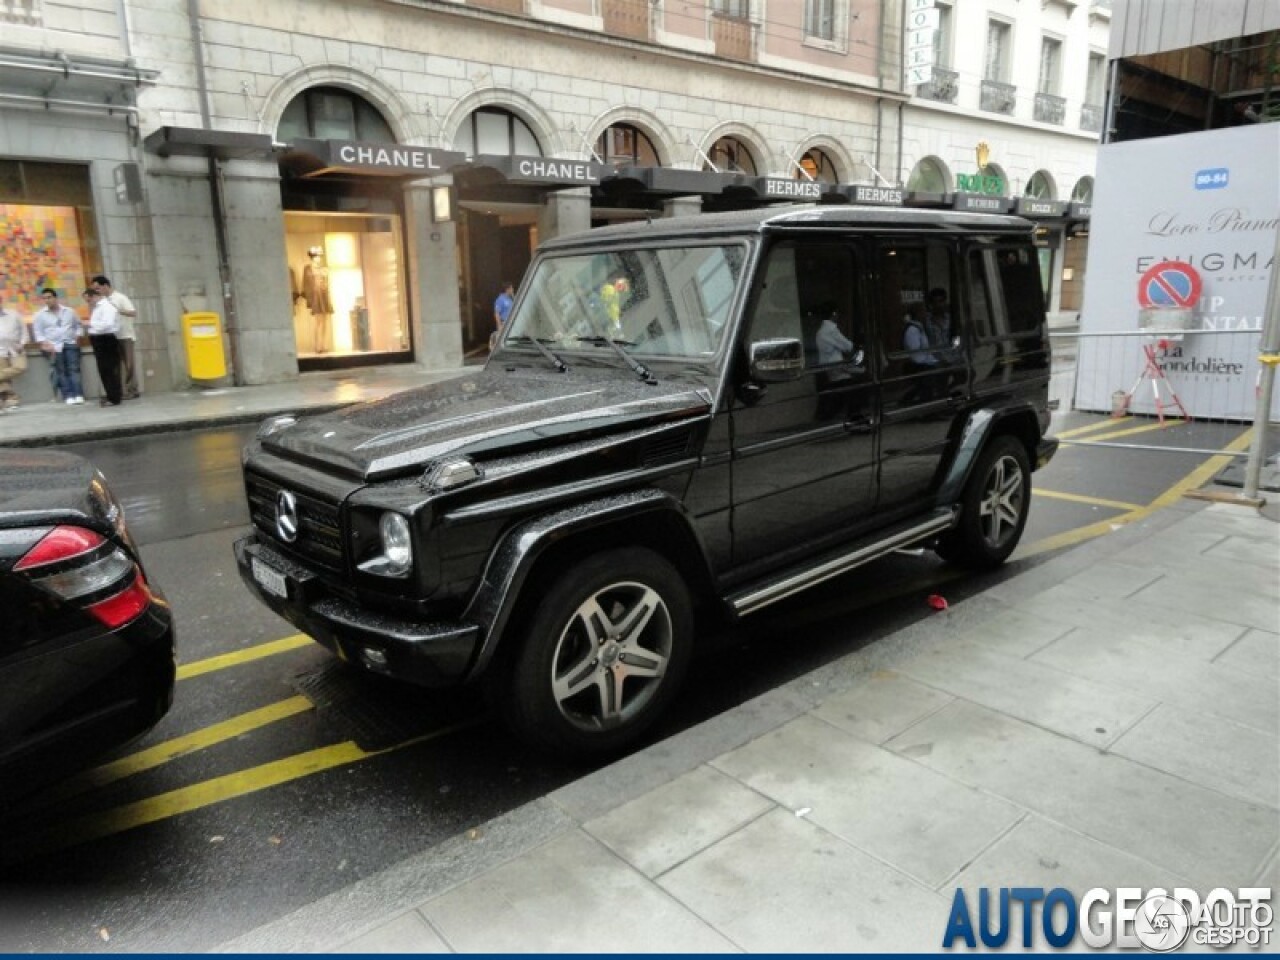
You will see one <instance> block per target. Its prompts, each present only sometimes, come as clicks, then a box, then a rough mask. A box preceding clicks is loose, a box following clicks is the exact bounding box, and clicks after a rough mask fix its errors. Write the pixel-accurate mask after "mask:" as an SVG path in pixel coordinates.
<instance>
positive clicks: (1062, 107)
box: [1035, 93, 1067, 126]
mask: <svg viewBox="0 0 1280 960" xmlns="http://www.w3.org/2000/svg"><path fill="white" fill-rule="evenodd" d="M1066 116H1067V101H1066V100H1065V99H1063V98H1062V97H1058V96H1054V95H1053V94H1052V93H1037V94H1036V111H1035V118H1036V121H1037V122H1038V123H1056V124H1057V125H1058V126H1062V121H1063V120H1065V119H1066Z"/></svg>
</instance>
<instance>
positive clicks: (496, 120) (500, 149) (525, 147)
mask: <svg viewBox="0 0 1280 960" xmlns="http://www.w3.org/2000/svg"><path fill="white" fill-rule="evenodd" d="M453 146H454V149H455V150H461V151H462V152H463V153H465V154H467V155H468V156H475V155H476V154H477V153H489V154H497V155H498V156H509V155H511V154H520V155H522V156H531V157H540V156H542V146H541V145H540V144H539V143H538V138H537V136H535V135H534V132H533V131H532V130H530V129H529V125H528V124H527V123H525V122H524V121H523V120H521V119H520V118H519V117H517V116H516V115H515V114H514V113H512V112H510V111H509V110H499V109H497V108H496V107H482V108H481V109H479V110H476V111H473V112H472V114H471V116H469V117H467V119H466V120H465V121H464V122H463V124H462V127H461V128H460V129H459V130H458V134H457V136H456V137H454V140H453Z"/></svg>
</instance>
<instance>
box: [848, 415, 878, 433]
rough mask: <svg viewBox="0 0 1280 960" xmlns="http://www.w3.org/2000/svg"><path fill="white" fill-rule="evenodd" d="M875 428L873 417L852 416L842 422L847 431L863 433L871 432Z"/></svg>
mask: <svg viewBox="0 0 1280 960" xmlns="http://www.w3.org/2000/svg"><path fill="white" fill-rule="evenodd" d="M875 428H876V418H875V417H870V416H868V417H854V418H853V419H852V420H846V421H845V422H844V429H845V431H846V432H847V433H856V434H865V433H871V432H872V431H874V430H875Z"/></svg>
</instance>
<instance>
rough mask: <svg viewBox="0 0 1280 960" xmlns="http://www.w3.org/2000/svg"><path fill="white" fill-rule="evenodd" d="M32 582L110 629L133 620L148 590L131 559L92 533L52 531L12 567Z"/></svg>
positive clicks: (67, 528)
mask: <svg viewBox="0 0 1280 960" xmlns="http://www.w3.org/2000/svg"><path fill="white" fill-rule="evenodd" d="M14 570H15V571H22V572H23V573H25V574H27V576H28V577H30V578H31V581H32V583H34V584H35V585H36V586H38V587H40V588H41V589H44V590H48V591H49V592H50V593H53V594H55V595H56V596H59V597H61V598H62V599H64V600H78V601H80V602H82V603H83V604H84V608H85V609H86V610H87V611H88V612H89V613H91V614H92V615H93V616H94V617H96V618H97V619H98V620H100V621H101V622H102V623H103V624H105V625H106V626H107V627H109V628H111V629H115V628H116V627H120V626H123V625H124V624H126V623H128V622H129V621H130V620H134V619H136V618H137V617H138V616H140V615H141V614H142V612H143V611H144V610H146V609H147V606H148V605H149V604H150V603H151V600H152V595H151V590H150V589H149V588H148V587H147V581H146V578H145V577H144V576H143V575H142V571H141V570H140V569H139V568H138V565H137V564H136V563H134V562H133V558H132V557H130V556H129V554H127V553H125V552H124V551H123V550H121V549H120V548H119V547H117V546H116V545H115V544H113V543H112V542H111V541H109V540H107V539H106V538H104V537H103V536H101V535H100V534H98V533H95V532H94V531H93V530H89V529H86V528H85V527H77V526H72V525H69V524H63V525H61V526H57V527H54V528H53V529H52V530H50V531H49V532H48V533H47V534H45V535H44V536H43V537H42V538H41V539H40V541H39V542H38V543H36V545H35V546H33V547H32V548H31V549H30V550H28V551H27V552H26V554H24V555H23V557H22V559H21V560H19V561H18V562H17V563H16V564H15V565H14Z"/></svg>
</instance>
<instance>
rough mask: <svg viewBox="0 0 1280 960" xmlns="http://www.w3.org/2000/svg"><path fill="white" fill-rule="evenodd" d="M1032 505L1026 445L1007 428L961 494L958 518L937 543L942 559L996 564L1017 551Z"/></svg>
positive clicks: (978, 567)
mask: <svg viewBox="0 0 1280 960" xmlns="http://www.w3.org/2000/svg"><path fill="white" fill-rule="evenodd" d="M1030 510H1031V465H1030V461H1029V460H1028V459H1027V451H1026V448H1024V447H1023V445H1022V444H1021V443H1019V442H1018V440H1017V439H1016V438H1014V437H1011V436H1009V435H1007V434H1005V435H1003V436H998V437H995V438H993V439H992V440H991V442H990V443H988V444H987V446H986V449H984V450H983V452H982V455H981V456H980V457H979V458H978V462H977V463H976V464H974V468H973V473H972V474H971V475H970V477H969V480H968V482H967V483H966V484H965V487H964V493H963V494H962V496H961V499H960V521H959V523H958V524H957V525H956V527H955V529H953V530H952V531H951V532H949V533H948V534H947V535H946V536H945V537H943V538H942V539H941V540H940V541H939V542H938V546H937V551H938V553H939V554H940V555H941V556H942V558H943V559H945V560H948V561H950V562H951V563H954V564H956V565H958V566H962V567H969V568H970V569H974V570H989V569H991V568H993V567H998V566H1000V564H1002V563H1004V562H1005V560H1007V559H1008V557H1009V554H1011V553H1013V550H1014V548H1015V547H1016V546H1017V545H1018V541H1019V540H1020V539H1022V531H1023V529H1024V528H1025V527H1026V525H1027V515H1028V513H1029V512H1030Z"/></svg>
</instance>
